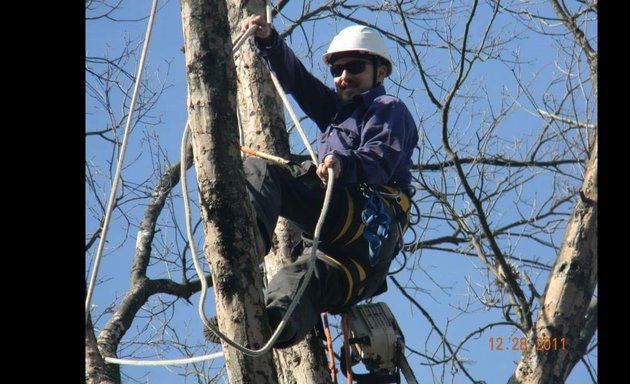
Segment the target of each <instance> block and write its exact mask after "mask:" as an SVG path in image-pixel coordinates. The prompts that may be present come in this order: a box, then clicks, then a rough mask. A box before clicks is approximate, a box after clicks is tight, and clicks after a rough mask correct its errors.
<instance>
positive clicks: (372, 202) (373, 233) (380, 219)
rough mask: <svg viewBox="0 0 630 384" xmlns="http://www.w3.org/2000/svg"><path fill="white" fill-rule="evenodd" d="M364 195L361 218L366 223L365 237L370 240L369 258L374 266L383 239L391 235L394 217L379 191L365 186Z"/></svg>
mask: <svg viewBox="0 0 630 384" xmlns="http://www.w3.org/2000/svg"><path fill="white" fill-rule="evenodd" d="M363 195H364V196H365V198H366V203H365V208H364V209H363V211H362V212H361V220H362V221H363V223H364V224H365V229H364V230H363V237H365V239H366V240H367V241H368V248H369V260H370V265H371V266H372V267H373V266H375V265H376V263H377V262H378V256H379V253H380V250H381V246H382V245H383V240H385V239H387V238H388V237H389V226H390V224H391V222H392V218H391V217H390V216H389V214H388V213H387V209H386V208H385V204H384V203H383V199H382V198H381V197H380V196H379V195H378V193H377V192H374V191H373V190H370V189H368V188H365V189H363Z"/></svg>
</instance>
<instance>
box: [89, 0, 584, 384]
mask: <svg viewBox="0 0 630 384" xmlns="http://www.w3.org/2000/svg"><path fill="white" fill-rule="evenodd" d="M299 5H300V4H299V3H298V2H289V6H288V7H287V9H285V11H284V12H285V13H286V14H287V15H293V16H295V15H296V14H297V7H298V6H299ZM123 7H124V8H122V9H121V10H120V11H118V12H117V13H115V16H117V17H118V18H120V19H126V20H130V21H127V22H118V23H112V22H111V21H107V20H90V21H87V22H86V52H87V55H88V57H98V56H103V55H104V54H105V53H106V52H108V53H109V55H112V56H116V55H118V53H119V52H120V50H121V47H122V44H123V42H124V40H125V39H129V40H131V41H134V42H136V43H137V42H138V41H140V40H141V39H142V37H143V36H144V33H145V28H146V24H147V20H146V19H145V20H143V21H131V20H138V19H140V18H145V17H147V16H148V14H149V10H150V8H151V2H150V1H126V2H125V3H124V4H123ZM87 16H88V17H89V16H91V14H90V13H88V14H87ZM387 22H388V21H384V23H387ZM275 25H276V28H277V29H278V30H280V31H282V30H284V27H283V23H282V21H277V22H276V23H275ZM318 25H320V26H322V25H324V24H318ZM327 25H328V28H322V29H318V30H317V32H316V33H314V32H313V31H309V30H306V35H307V36H308V37H309V38H311V37H313V40H314V41H313V40H309V41H311V43H312V45H313V46H314V47H318V48H319V49H320V51H318V52H320V53H318V54H315V56H316V57H317V58H319V55H320V54H321V50H322V49H325V48H326V45H327V42H328V41H329V40H330V38H332V37H333V36H334V34H335V33H336V32H337V31H338V30H340V29H342V28H343V27H345V26H347V25H349V23H348V22H346V21H344V22H340V23H338V24H327ZM394 28H396V27H395V26H394ZM476 33H480V32H476ZM294 36H295V39H292V40H291V41H289V43H290V45H291V46H292V47H293V48H294V49H295V50H296V52H297V53H298V55H300V54H301V53H302V54H304V52H305V47H306V45H305V43H304V41H302V40H299V39H298V38H301V37H302V34H301V33H296V34H295V35H294ZM541 41H542V40H540V41H538V40H535V39H534V38H532V37H528V38H523V39H521V40H519V44H518V47H519V49H518V51H516V50H515V52H514V55H517V54H518V55H519V57H521V58H522V59H523V60H524V61H536V62H540V63H543V64H541V65H540V66H539V68H540V69H539V71H540V72H539V73H538V72H537V73H534V72H532V73H529V72H527V73H525V74H524V78H526V79H534V78H535V79H537V81H536V82H535V83H534V84H535V87H532V92H534V93H536V92H539V93H543V92H544V91H543V90H542V89H539V87H541V85H540V84H544V83H545V81H546V78H547V77H550V76H552V72H553V71H546V70H545V68H547V69H549V66H552V65H553V64H552V63H553V62H554V58H555V56H556V53H555V51H554V50H553V47H551V46H549V45H545V44H546V43H545V44H541ZM182 46H183V37H182V27H181V19H180V13H179V2H177V1H172V0H171V1H168V2H164V1H163V2H160V10H159V12H158V14H157V16H156V20H155V26H154V30H153V35H152V40H151V46H150V54H149V58H148V62H147V67H146V68H145V79H147V80H146V81H149V82H151V85H152V86H153V87H160V86H164V87H165V90H164V93H163V95H162V97H161V98H160V100H159V103H158V104H157V105H156V106H155V109H154V110H153V111H154V112H152V115H151V116H146V117H145V120H146V121H150V122H154V123H155V124H156V125H155V126H147V125H144V124H139V125H138V126H137V128H136V129H134V131H133V133H132V139H131V144H130V148H129V152H128V154H127V160H126V163H125V164H126V169H125V173H126V175H127V176H126V177H127V178H128V180H133V181H137V182H138V183H140V182H141V181H142V180H144V179H145V178H146V177H148V175H149V174H151V169H152V167H153V166H152V165H151V161H150V160H149V159H147V157H148V158H151V157H152V158H154V159H159V161H160V162H162V163H164V164H166V163H175V162H177V161H178V159H179V143H180V139H181V134H182V129H183V126H184V123H185V121H186V104H185V102H186V81H185V71H184V55H183V53H182V52H181V51H180V48H181V47H182ZM390 48H391V49H392V51H394V48H395V47H393V46H392V45H391V44H390ZM447 63H448V57H447V55H445V54H444V55H442V54H436V55H435V56H433V57H430V58H427V62H426V65H427V66H428V67H429V68H436V67H438V66H439V65H444V66H445V67H444V68H445V69H444V70H446V69H447ZM544 63H547V64H544ZM308 65H310V64H307V66H308ZM126 68H127V70H128V71H130V72H132V73H135V71H136V64H135V61H133V62H131V63H129V65H128V66H127V67H126ZM312 69H313V71H314V72H315V73H316V74H317V75H319V76H322V79H324V81H326V82H328V83H329V84H332V81H331V79H330V76H329V75H328V74H326V71H323V69H324V68H323V65H322V63H321V61H319V60H315V61H314V64H313V66H312ZM536 76H538V77H536ZM470 77H471V80H470V84H477V86H483V87H485V88H487V92H488V93H489V94H491V95H492V94H500V93H501V92H502V90H503V89H505V88H508V89H509V88H510V87H513V81H512V80H511V78H510V74H509V71H508V69H507V68H506V67H505V66H502V65H498V64H497V65H491V64H488V65H485V66H479V67H477V68H476V69H475V70H474V71H473V73H471V75H470ZM547 83H548V80H547ZM390 84H391V83H390ZM388 91H389V92H392V93H396V94H397V95H398V96H399V97H401V98H402V99H403V100H404V101H405V102H406V103H407V104H408V106H409V107H410V109H412V111H415V113H416V114H417V116H418V121H419V120H420V116H430V115H431V114H435V111H433V110H432V108H434V107H433V106H432V105H431V104H430V103H429V102H428V101H427V99H426V97H423V96H422V95H417V94H416V93H411V92H409V91H405V90H402V89H400V90H398V89H396V88H395V87H393V86H391V85H390V86H388ZM512 91H514V89H512ZM119 103H120V100H116V98H113V99H112V104H113V105H119ZM86 111H87V116H86V129H87V130H88V131H93V130H97V129H99V128H103V127H104V126H107V124H108V121H107V119H106V118H104V117H103V115H102V114H101V113H100V112H99V111H98V110H97V108H96V106H95V104H94V103H93V102H91V101H89V99H88V100H87V101H86ZM122 113H123V112H122V111H121V110H116V117H118V118H121V119H122V117H121V116H122ZM464 118H468V119H469V123H468V124H469V125H470V126H474V125H475V124H479V122H480V121H481V120H480V119H481V117H479V116H469V117H464ZM287 121H289V120H288V119H287ZM535 121H536V120H535V119H533V118H532V117H531V116H530V115H529V114H528V113H526V112H517V113H515V114H514V115H512V116H511V117H510V118H509V119H507V120H506V122H505V123H504V124H503V125H502V126H501V131H500V133H499V134H498V136H499V137H504V138H506V139H508V140H509V139H513V138H514V137H515V136H520V135H526V134H527V133H528V131H529V129H530V128H528V126H529V125H532V124H536V123H535ZM305 125H306V127H307V128H308V129H309V130H310V132H311V134H314V129H315V128H314V126H313V124H310V123H308V122H307V123H306V124H305ZM464 125H465V124H464ZM428 134H431V133H430V132H429V133H428ZM291 140H292V143H294V144H295V143H297V142H298V140H299V139H298V137H297V135H293V136H292V139H291ZM156 142H159V143H160V145H161V146H162V148H163V152H161V153H153V152H151V149H150V147H151V146H150V144H151V143H156ZM295 145H297V144H295ZM460 149H461V150H462V151H466V148H460ZM109 152H110V149H109V146H107V145H103V143H102V141H99V140H98V139H96V138H88V139H87V140H86V160H87V161H88V162H93V163H94V164H98V167H99V169H101V170H102V171H103V172H104V173H107V166H106V165H104V164H105V163H104V160H103V159H106V158H107V155H108V153H109ZM518 152H519V150H518V148H515V151H514V153H515V154H516V153H518ZM147 154H148V155H149V156H147ZM188 175H189V176H188V178H189V182H190V183H192V180H193V179H194V172H193V171H190V172H189V173H188ZM154 177H155V176H154ZM541 180H542V181H540V182H539V183H540V184H539V185H538V187H537V188H535V190H529V191H524V192H523V193H524V194H530V195H532V196H534V195H536V194H540V195H541V196H544V195H546V194H548V193H550V191H549V186H548V185H546V184H545V182H544V178H541ZM176 191H177V193H178V194H179V195H181V192H180V191H181V189H180V188H179V187H178V188H177V189H176ZM105 192H106V193H109V190H105ZM106 197H107V195H106V194H103V196H101V198H102V199H103V201H105V199H106ZM143 204H144V202H143V201H136V202H130V203H129V205H128V206H126V207H125V210H128V211H129V212H136V213H141V212H142V209H143V207H144V206H143ZM169 208H172V209H173V210H174V211H176V212H178V213H177V216H179V217H181V212H183V204H182V203H181V199H177V201H176V202H175V203H174V205H173V206H172V207H169ZM193 209H194V208H193ZM194 216H195V217H198V214H197V213H196V212H195V213H194ZM509 219H510V218H509V217H505V218H504V220H506V221H507V220H509ZM497 220H499V218H497ZM180 223H183V221H181V220H180ZM86 225H87V228H86V231H87V232H88V233H89V232H90V231H91V230H94V228H95V227H96V223H95V220H94V217H92V216H91V215H90V210H89V209H88V210H87V211H86ZM112 225H113V227H112V228H111V229H110V233H109V236H108V240H109V243H108V248H107V251H106V255H105V257H104V259H103V261H102V267H101V271H100V273H99V277H101V278H102V282H101V284H99V286H98V287H97V288H96V291H95V294H94V298H93V300H92V301H93V303H94V304H95V305H96V306H97V307H96V309H95V311H96V310H100V309H103V308H104V307H105V306H107V305H108V304H109V303H111V302H112V301H114V300H117V299H119V298H120V296H122V295H123V294H124V292H125V291H126V290H127V289H128V288H129V272H128V271H129V269H130V266H131V257H130V255H132V254H133V246H134V244H135V241H134V240H133V239H134V236H135V232H134V226H133V225H129V226H127V224H125V223H124V221H122V220H120V218H118V220H116V219H115V220H114V222H113V224H112ZM432 230H434V231H435V230H436V229H432ZM437 231H439V228H438V229H437ZM160 235H161V237H162V238H163V239H169V238H171V239H174V238H177V237H178V236H179V234H178V233H177V231H176V230H175V229H173V228H170V227H165V228H163V229H162V232H161V234H160ZM561 235H562V232H560V233H559V234H556V235H554V236H555V240H556V241H559V240H560V238H558V236H560V237H561ZM129 239H131V240H129ZM515 241H516V240H515ZM174 244H180V245H181V239H180V240H179V242H174ZM198 248H199V249H202V248H201V247H200V246H198ZM517 249H518V250H519V251H520V252H521V255H522V256H526V257H536V256H539V257H543V258H544V257H547V258H549V257H552V255H549V254H548V253H549V251H548V249H547V248H542V247H535V246H528V247H526V248H525V249H523V248H517ZM412 262H413V263H416V265H417V266H418V268H419V269H418V271H417V272H415V273H414V274H413V275H409V274H408V273H406V272H403V273H400V274H398V275H397V276H396V278H397V279H398V281H400V282H401V283H402V284H403V285H416V286H418V287H419V288H420V289H418V290H417V291H415V292H414V293H413V294H414V297H415V299H416V300H418V301H419V302H420V303H421V304H422V305H423V307H424V308H426V309H427V310H428V311H429V312H430V315H431V316H432V318H433V320H434V321H436V322H437V323H438V325H439V326H440V327H441V329H442V330H445V329H448V337H449V340H451V341H453V342H455V343H457V342H459V341H460V340H462V339H463V338H464V337H465V336H466V335H467V334H468V333H470V332H471V331H472V330H474V329H475V327H476V326H480V325H483V324H486V323H488V322H491V321H501V320H502V319H501V318H500V317H499V316H498V315H497V313H496V312H494V311H486V310H485V309H484V308H483V307H482V306H481V304H479V303H478V302H475V301H471V300H470V287H471V286H472V287H475V286H478V287H480V289H481V284H482V283H483V282H484V281H485V280H486V279H488V277H487V275H486V274H485V273H484V272H483V271H482V270H481V266H480V263H479V261H478V260H477V259H476V258H470V257H464V256H460V255H456V254H453V253H450V252H441V251H438V250H425V251H423V252H421V253H418V254H416V255H414V256H413V257H412V258H411V260H410V263H412ZM90 265H91V262H90V259H88V266H90ZM151 271H152V272H154V273H156V276H157V275H161V276H167V275H168V268H167V267H164V266H161V265H157V264H156V265H155V266H152V267H151ZM86 273H87V272H86ZM533 278H534V281H535V283H536V286H537V289H538V290H539V291H540V292H543V291H544V287H545V280H546V279H545V278H544V276H541V277H540V278H538V279H536V277H535V276H533ZM156 300H157V299H156ZM197 300H198V295H195V296H193V297H192V298H191V301H192V303H193V304H194V305H189V304H187V303H185V302H183V301H181V300H180V301H178V302H176V303H175V304H174V306H173V308H171V309H170V310H169V312H168V313H169V314H168V315H164V316H165V317H164V318H167V317H168V316H172V318H169V319H171V320H170V321H169V325H170V326H171V327H173V328H174V329H177V332H178V333H179V334H180V335H181V336H184V337H185V339H186V342H190V343H191V346H195V347H196V350H195V351H199V350H201V349H202V347H199V344H201V340H202V339H201V338H200V336H201V323H200V320H199V319H198V317H197V311H196V305H197ZM376 301H385V302H387V303H388V304H389V306H390V308H391V309H392V311H393V312H394V314H395V315H396V317H397V320H398V322H399V324H400V326H401V327H402V329H403V331H404V333H405V337H406V339H407V344H408V345H409V346H412V347H413V346H415V347H421V346H423V345H424V343H425V341H427V340H428V341H427V342H428V343H429V344H430V345H432V346H434V347H436V349H439V348H437V346H438V343H436V336H435V334H431V333H430V332H429V331H430V325H429V324H428V322H427V320H426V319H425V318H424V317H423V316H422V315H421V314H420V313H419V311H418V310H417V309H416V308H413V307H412V306H411V305H409V303H408V301H407V300H405V299H404V298H402V297H401V295H400V293H399V292H398V290H397V289H396V287H395V286H394V285H393V284H392V283H391V282H390V283H389V290H388V292H386V293H385V294H383V295H381V296H379V297H378V298H377V300H376ZM206 308H207V309H206V310H207V312H208V313H210V314H212V313H214V309H213V303H212V295H211V294H210V295H209V302H208V303H207V305H206ZM458 308H467V311H468V312H469V314H468V315H466V316H463V315H459V314H458V313H459V309H458ZM470 313H472V314H473V315H472V316H471V315H470ZM106 319H107V316H104V317H103V319H102V321H103V320H106ZM102 321H101V322H100V323H98V324H100V325H102ZM332 321H333V322H337V319H333V320H332ZM151 327H152V325H147V324H146V323H143V319H138V320H136V322H135V323H134V328H133V330H132V331H130V334H129V338H126V341H127V347H126V349H124V350H122V351H121V356H123V355H125V354H128V353H132V351H136V348H138V350H137V351H140V353H141V354H143V355H144V356H146V357H147V358H157V357H156V355H157V354H158V352H155V351H157V349H155V350H153V351H152V350H150V349H143V348H142V347H140V346H137V345H135V344H134V343H133V340H131V337H132V335H133V334H135V333H136V332H137V333H138V334H140V335H143V334H147V333H146V332H149V331H147V328H151ZM165 329H166V330H167V329H168V328H162V334H164V333H168V332H167V331H164V330H165ZM156 334H157V333H156ZM167 336H168V335H167ZM490 337H493V338H495V339H496V338H498V337H502V338H503V339H504V340H505V341H504V342H505V345H506V346H509V347H511V345H512V343H511V342H509V343H508V340H511V339H512V338H513V337H517V338H520V337H522V335H521V334H519V333H514V330H513V328H508V327H505V326H503V327H496V328H493V329H492V330H490V331H486V332H484V333H483V334H482V335H481V336H480V337H479V338H477V339H475V338H473V339H471V340H469V341H468V342H467V343H466V344H465V350H464V353H463V355H462V356H463V357H464V358H466V359H468V360H469V361H470V364H469V365H467V369H469V371H470V373H471V375H472V376H473V377H475V378H476V379H478V380H484V381H486V382H487V383H489V384H491V383H505V382H506V381H507V379H508V378H509V376H510V375H511V374H512V372H513V370H514V367H515V363H516V362H517V361H518V359H519V357H520V353H519V352H517V351H512V350H511V349H510V348H506V349H505V350H503V351H491V350H490V342H489V338H490ZM137 351H136V352H137ZM436 352H437V350H436ZM165 357H167V358H176V357H182V355H181V354H180V355H177V353H171V354H169V355H168V356H165ZM410 363H411V365H412V368H413V369H414V372H415V374H416V377H417V378H418V379H419V380H420V382H423V383H427V382H440V380H441V379H440V375H441V374H442V372H440V371H439V370H433V371H432V370H431V369H430V368H429V367H427V366H426V365H420V359H419V358H417V357H412V358H411V360H410ZM213 364H214V366H215V367H216V366H221V365H222V364H223V361H222V360H221V359H219V360H217V361H216V362H214V363H213ZM205 368H206V369H207V368H208V367H207V366H206V367H205ZM447 368H451V366H448V367H447ZM123 373H124V374H125V375H128V376H129V377H130V378H131V377H133V378H134V380H136V381H137V382H141V383H156V384H162V383H188V382H195V381H193V380H191V379H188V380H185V379H184V378H182V377H181V376H180V375H181V373H182V371H181V368H163V367H150V368H133V367H124V368H123ZM445 374H446V377H447V378H449V377H450V375H449V374H448V372H446V373H445ZM130 378H129V379H128V381H127V382H130V383H131V382H136V381H134V380H131V379H130ZM445 382H454V383H466V382H469V380H467V379H466V378H465V377H464V376H462V375H458V376H456V378H455V379H453V380H452V381H451V380H448V379H447V380H446V381H445ZM588 382H589V381H588V378H587V374H586V371H585V370H584V368H583V366H582V365H581V364H579V365H578V366H577V367H576V369H574V372H573V373H572V375H571V377H570V378H569V380H568V381H567V383H569V384H577V383H588Z"/></svg>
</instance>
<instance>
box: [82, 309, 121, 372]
mask: <svg viewBox="0 0 630 384" xmlns="http://www.w3.org/2000/svg"><path fill="white" fill-rule="evenodd" d="M85 382H86V383H87V384H120V369H119V367H118V365H108V364H107V363H105V360H104V359H103V357H102V356H101V352H100V351H99V350H98V345H97V342H96V336H95V335H94V325H93V324H92V316H91V315H90V314H88V320H87V323H86V324H85Z"/></svg>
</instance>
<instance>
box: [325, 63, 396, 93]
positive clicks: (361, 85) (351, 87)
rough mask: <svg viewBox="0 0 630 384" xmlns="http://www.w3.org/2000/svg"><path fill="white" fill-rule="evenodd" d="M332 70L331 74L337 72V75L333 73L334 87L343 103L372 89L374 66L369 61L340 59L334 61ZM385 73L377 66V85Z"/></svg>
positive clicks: (383, 68)
mask: <svg viewBox="0 0 630 384" xmlns="http://www.w3.org/2000/svg"><path fill="white" fill-rule="evenodd" d="M335 67H337V68H335ZM332 69H333V72H334V70H335V69H336V70H337V73H333V76H334V78H335V87H336V88H337V94H338V95H339V97H341V100H342V101H343V102H349V101H351V100H352V98H353V97H354V96H356V95H359V94H361V93H363V92H365V91H367V90H369V89H371V88H372V85H373V84H372V81H373V79H374V77H373V76H374V75H373V73H374V66H373V65H372V61H371V60H366V59H361V58H356V57H342V58H339V59H337V60H335V62H334V64H333V68H332ZM385 71H386V68H385V67H382V66H379V68H378V73H377V77H376V81H377V82H378V83H382V82H383V79H384V77H385V75H384V72H385ZM353 72H355V73H353Z"/></svg>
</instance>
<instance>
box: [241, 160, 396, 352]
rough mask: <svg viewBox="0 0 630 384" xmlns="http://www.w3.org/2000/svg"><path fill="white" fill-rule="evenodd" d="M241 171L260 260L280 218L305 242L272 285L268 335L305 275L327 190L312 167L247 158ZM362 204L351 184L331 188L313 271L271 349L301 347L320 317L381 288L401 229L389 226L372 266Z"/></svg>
mask: <svg viewBox="0 0 630 384" xmlns="http://www.w3.org/2000/svg"><path fill="white" fill-rule="evenodd" d="M244 168H245V174H246V177H247V181H248V190H249V194H250V198H251V201H252V204H253V206H254V209H255V211H256V217H257V222H258V226H259V229H260V232H261V234H262V236H263V237H264V239H265V243H266V245H265V247H266V249H265V250H264V251H265V254H266V253H267V251H268V250H269V249H270V246H271V240H270V239H272V237H273V232H274V229H275V226H276V222H277V220H278V216H282V217H285V218H286V219H288V220H290V221H291V222H293V223H294V224H295V225H297V227H298V228H299V229H301V230H302V231H303V232H304V236H303V237H304V238H305V240H304V241H303V243H302V245H304V243H306V246H304V247H303V248H301V249H299V250H298V253H299V256H298V257H297V259H296V260H295V262H293V263H291V264H289V265H287V266H285V267H283V268H281V269H280V270H279V271H278V272H277V273H276V275H274V276H273V278H272V279H271V281H270V282H269V286H268V290H267V291H268V292H267V293H268V295H267V311H268V315H269V319H270V325H271V327H272V330H273V329H275V327H276V326H277V324H278V323H279V322H280V321H281V319H282V317H283V316H284V314H285V312H286V309H287V308H288V307H289V305H290V303H291V300H293V298H294V297H295V293H296V292H297V290H298V288H299V286H300V284H301V282H302V280H304V277H305V275H306V272H307V268H308V261H309V258H310V257H311V254H312V248H311V246H310V244H309V243H308V239H309V238H312V236H313V232H314V231H315V225H316V224H317V221H318V219H319V217H320V213H321V208H322V204H323V201H324V194H325V187H324V185H323V184H322V181H321V180H320V179H319V177H317V175H316V174H315V167H314V166H313V165H312V164H310V163H308V164H307V165H305V166H302V165H298V164H290V165H287V166H284V165H280V164H277V163H272V162H268V161H266V160H262V159H259V158H255V157H248V158H247V159H246V161H245V163H244ZM364 206H365V197H364V196H363V194H362V192H361V191H360V190H359V189H358V188H357V187H356V186H349V187H344V186H341V185H337V184H336V185H335V186H334V189H333V193H332V199H331V204H330V208H329V210H328V213H327V215H326V220H325V222H324V225H323V227H322V233H321V235H320V244H319V247H318V250H317V260H316V264H315V270H314V272H313V274H312V277H311V279H310V281H309V284H308V287H307V288H306V290H305V292H304V294H303V295H302V297H301V299H300V300H299V302H298V304H297V306H296V308H295V310H294V312H293V315H292V316H291V319H290V321H289V322H288V323H287V327H286V328H285V331H284V332H283V333H282V334H281V335H280V338H279V339H278V341H277V342H276V344H275V347H276V348H285V347H289V346H292V345H294V344H296V343H297V342H299V341H300V340H301V339H302V338H303V337H304V336H305V335H306V334H307V333H308V332H309V331H310V330H311V329H312V328H313V327H314V326H315V325H316V324H317V322H318V320H319V316H320V313H322V312H331V313H339V312H341V311H343V310H344V309H345V308H347V307H349V306H350V305H353V304H355V303H357V302H359V301H361V300H363V299H366V298H368V297H371V296H373V295H374V294H375V293H377V292H378V291H379V290H380V289H382V288H383V287H384V284H385V278H386V276H387V271H388V269H389V264H390V263H391V258H392V257H393V254H394V252H395V248H396V244H397V242H398V239H399V231H398V229H397V223H396V221H395V220H392V223H391V225H390V228H389V236H388V238H387V239H385V240H384V241H383V245H382V248H381V251H380V252H379V257H378V260H377V262H376V263H374V265H373V266H372V265H370V262H369V259H368V242H367V240H366V239H365V238H364V237H363V236H362V232H363V229H364V225H363V222H362V221H361V211H362V210H363V208H364ZM388 210H389V212H390V213H391V210H390V209H389V208H388Z"/></svg>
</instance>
